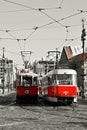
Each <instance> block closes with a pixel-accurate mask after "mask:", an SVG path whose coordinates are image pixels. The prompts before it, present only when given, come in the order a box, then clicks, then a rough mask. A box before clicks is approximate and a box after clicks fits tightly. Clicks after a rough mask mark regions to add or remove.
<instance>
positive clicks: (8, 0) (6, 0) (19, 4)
mask: <svg viewBox="0 0 87 130" xmlns="http://www.w3.org/2000/svg"><path fill="white" fill-rule="evenodd" d="M3 1H5V2H8V3H12V4H15V5H18V6H22V7H25V8H28V9H30V10H37V11H38V9H37V8H33V7H30V6H27V5H24V4H21V3H17V2H12V1H10V0H3ZM63 1H64V0H62V2H61V3H60V5H59V6H58V7H52V8H43V10H51V9H61V5H62V3H63Z"/></svg>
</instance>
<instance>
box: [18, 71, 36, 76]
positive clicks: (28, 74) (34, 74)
mask: <svg viewBox="0 0 87 130" xmlns="http://www.w3.org/2000/svg"><path fill="white" fill-rule="evenodd" d="M19 75H21V76H32V77H38V74H36V73H33V72H32V71H29V72H27V73H24V72H23V73H20V74H19Z"/></svg>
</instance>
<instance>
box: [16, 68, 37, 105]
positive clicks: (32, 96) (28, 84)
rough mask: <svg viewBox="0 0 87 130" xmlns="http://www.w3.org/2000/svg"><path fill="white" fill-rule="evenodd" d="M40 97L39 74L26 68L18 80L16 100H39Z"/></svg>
mask: <svg viewBox="0 0 87 130" xmlns="http://www.w3.org/2000/svg"><path fill="white" fill-rule="evenodd" d="M37 99H38V75H37V74H35V73H33V72H32V71H29V70H28V69H24V70H23V72H21V73H20V74H19V75H18V76H17V80H16V102H17V103H18V102H20V101H21V100H28V101H37Z"/></svg>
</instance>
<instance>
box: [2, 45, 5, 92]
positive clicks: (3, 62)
mask: <svg viewBox="0 0 87 130" xmlns="http://www.w3.org/2000/svg"><path fill="white" fill-rule="evenodd" d="M2 65H3V79H2V84H3V94H4V83H5V75H4V73H5V72H4V71H5V56H4V47H3V56H2Z"/></svg>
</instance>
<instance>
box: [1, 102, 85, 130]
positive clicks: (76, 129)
mask: <svg viewBox="0 0 87 130" xmlns="http://www.w3.org/2000/svg"><path fill="white" fill-rule="evenodd" d="M86 129H87V104H85V103H84V104H82V103H81V102H78V103H77V104H73V105H72V106H62V105H61V106H56V107H53V106H49V105H44V104H43V103H42V104H38V105H36V104H33V105H32V104H16V103H15V102H13V103H9V102H8V104H7V105H3V104H1V105H0V130H86Z"/></svg>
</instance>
